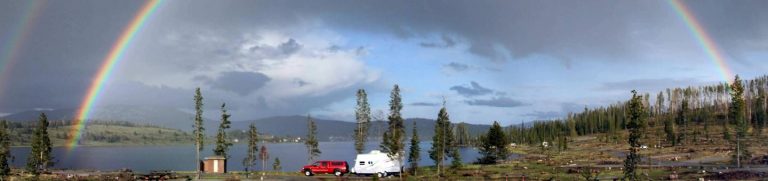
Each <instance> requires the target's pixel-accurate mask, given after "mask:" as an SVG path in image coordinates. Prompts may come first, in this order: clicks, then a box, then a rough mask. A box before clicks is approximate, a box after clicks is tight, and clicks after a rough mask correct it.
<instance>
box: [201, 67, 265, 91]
mask: <svg viewBox="0 0 768 181" xmlns="http://www.w3.org/2000/svg"><path fill="white" fill-rule="evenodd" d="M269 80H270V79H269V77H267V76H266V75H264V74H262V73H259V72H222V73H221V74H220V75H219V77H217V78H216V79H215V80H209V81H206V83H207V84H209V85H210V86H211V88H214V89H219V90H224V91H230V92H234V93H237V94H239V95H241V96H246V95H248V94H251V93H252V92H253V91H255V90H256V89H259V88H261V87H263V86H264V85H265V84H266V83H267V82H269Z"/></svg>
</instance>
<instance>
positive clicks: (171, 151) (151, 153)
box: [11, 142, 479, 172]
mask: <svg viewBox="0 0 768 181" xmlns="http://www.w3.org/2000/svg"><path fill="white" fill-rule="evenodd" d="M420 146H421V150H422V151H421V161H420V162H419V165H433V164H434V163H433V162H432V160H430V159H429V154H428V150H429V148H430V147H431V142H422V143H421V144H420ZM213 148H214V145H206V147H205V148H203V152H202V153H201V158H202V157H205V156H210V155H212V154H213V152H212V151H211V150H212V149H213ZM366 148H367V149H368V150H372V149H378V148H379V143H369V144H367V147H366ZM246 150H247V149H246V145H245V144H237V145H234V146H233V147H231V148H230V151H229V154H230V159H229V161H227V167H228V169H229V170H243V168H244V167H243V165H242V160H243V158H244V157H245V152H246ZM320 150H321V151H322V152H323V153H322V154H321V155H320V158H319V159H333V160H346V161H347V162H350V163H351V162H352V161H353V160H354V159H355V155H356V154H355V150H354V143H353V142H321V143H320ZM29 151H30V148H29V147H18V148H12V149H11V155H12V156H13V157H14V162H13V163H12V165H13V166H14V167H17V168H20V167H24V166H25V164H26V161H27V155H28V154H29ZM267 151H268V152H269V155H270V159H268V161H267V164H266V167H267V169H269V170H271V169H272V162H273V161H274V159H275V157H279V158H280V163H281V165H282V167H283V171H293V170H296V171H298V169H299V168H300V167H301V166H303V165H305V164H306V163H307V149H306V147H305V146H304V144H300V143H296V144H288V143H279V144H273V143H267ZM459 152H460V154H461V158H462V160H463V161H464V162H465V163H468V162H472V161H475V160H476V159H477V158H478V157H479V154H478V152H477V150H476V149H474V148H462V149H460V150H459ZM406 155H408V154H407V153H406ZM53 156H54V160H56V162H57V163H56V166H55V167H56V168H67V169H95V170H103V171H111V170H117V169H121V168H130V169H133V170H134V171H139V172H146V171H149V170H194V169H195V161H194V160H195V149H194V146H193V145H176V146H114V147H78V148H76V149H74V150H72V151H67V150H66V149H65V148H63V147H57V148H54V149H53ZM445 163H446V164H449V163H450V162H445ZM260 168H261V162H259V164H257V166H256V167H255V169H260ZM252 169H254V167H252Z"/></svg>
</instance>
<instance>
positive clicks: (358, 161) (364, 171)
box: [352, 150, 402, 177]
mask: <svg viewBox="0 0 768 181" xmlns="http://www.w3.org/2000/svg"><path fill="white" fill-rule="evenodd" d="M354 164H355V167H354V168H352V173H354V174H357V175H373V174H377V175H378V176H379V177H386V176H387V175H398V174H400V171H401V170H402V166H401V165H400V161H398V160H393V159H390V158H389V156H387V153H382V152H381V151H379V150H372V151H371V152H370V153H365V154H358V155H357V158H355V162H354Z"/></svg>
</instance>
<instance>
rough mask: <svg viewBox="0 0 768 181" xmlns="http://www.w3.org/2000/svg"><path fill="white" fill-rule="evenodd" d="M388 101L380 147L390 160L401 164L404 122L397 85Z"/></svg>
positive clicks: (403, 146) (403, 147)
mask: <svg viewBox="0 0 768 181" xmlns="http://www.w3.org/2000/svg"><path fill="white" fill-rule="evenodd" d="M390 99H391V100H390V101H389V116H388V119H389V122H388V128H387V131H386V132H384V135H383V140H382V142H381V146H380V147H381V149H382V150H383V151H385V152H387V156H389V158H390V159H393V160H395V159H397V160H398V161H400V162H401V163H402V161H403V152H404V151H405V144H404V143H403V142H404V141H405V125H403V124H404V123H403V122H404V120H403V118H402V116H401V115H400V110H402V109H403V103H402V100H401V97H400V87H399V86H398V85H397V84H395V86H394V88H393V89H392V93H391V94H390Z"/></svg>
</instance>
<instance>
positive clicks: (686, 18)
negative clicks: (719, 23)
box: [669, 0, 734, 84]
mask: <svg viewBox="0 0 768 181" xmlns="http://www.w3.org/2000/svg"><path fill="white" fill-rule="evenodd" d="M669 4H670V5H671V6H672V8H673V9H674V10H675V13H676V14H677V15H678V16H679V17H680V19H681V20H683V22H685V25H686V26H687V27H688V29H689V30H690V31H691V34H692V35H693V37H694V38H695V39H696V41H697V42H698V44H699V47H701V49H703V50H704V52H705V53H706V54H707V56H709V58H710V59H711V60H712V61H713V62H714V63H715V65H716V66H717V68H718V71H720V73H721V74H722V76H723V79H725V81H726V82H728V83H729V84H730V83H731V82H732V81H733V77H734V76H733V72H731V69H730V67H728V64H727V62H726V58H725V57H724V56H723V53H722V52H721V51H720V48H718V47H717V44H716V43H715V40H714V39H712V37H711V36H709V34H708V33H707V30H706V29H704V27H702V26H701V23H700V22H699V20H698V19H696V16H694V14H693V12H691V10H690V9H688V7H687V6H685V4H683V2H681V1H680V0H669Z"/></svg>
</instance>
